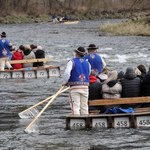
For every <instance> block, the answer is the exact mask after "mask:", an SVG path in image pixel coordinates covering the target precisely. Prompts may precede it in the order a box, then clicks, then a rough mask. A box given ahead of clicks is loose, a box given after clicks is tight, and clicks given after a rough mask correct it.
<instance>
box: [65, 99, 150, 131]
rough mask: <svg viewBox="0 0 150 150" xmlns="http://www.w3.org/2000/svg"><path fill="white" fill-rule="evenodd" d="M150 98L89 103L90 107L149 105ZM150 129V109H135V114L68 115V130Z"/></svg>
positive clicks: (92, 112) (101, 100)
mask: <svg viewBox="0 0 150 150" xmlns="http://www.w3.org/2000/svg"><path fill="white" fill-rule="evenodd" d="M149 103H150V96H149V97H132V98H118V99H99V100H91V101H89V106H112V107H113V106H114V105H130V104H145V105H146V104H149ZM137 127H150V107H143V108H135V109H134V113H119V114H104V113H100V112H99V111H91V112H90V113H89V115H68V116H67V117H66V129H86V128H90V129H92V128H94V129H95V128H137Z"/></svg>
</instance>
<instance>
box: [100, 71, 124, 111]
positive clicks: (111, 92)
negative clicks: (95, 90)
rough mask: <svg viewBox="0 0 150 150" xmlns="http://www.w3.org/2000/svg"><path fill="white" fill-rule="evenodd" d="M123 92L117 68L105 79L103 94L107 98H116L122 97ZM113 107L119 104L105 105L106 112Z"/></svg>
mask: <svg viewBox="0 0 150 150" xmlns="http://www.w3.org/2000/svg"><path fill="white" fill-rule="evenodd" d="M121 92H122V86H121V84H120V82H119V81H118V73H117V71H116V70H113V71H110V72H109V74H108V79H106V80H105V81H104V84H103V85H102V95H103V98H105V99H107V98H108V99H116V98H120V97H121ZM113 107H118V105H115V106H105V112H104V113H106V111H107V110H109V109H111V108H113Z"/></svg>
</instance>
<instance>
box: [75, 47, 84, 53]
mask: <svg viewBox="0 0 150 150" xmlns="http://www.w3.org/2000/svg"><path fill="white" fill-rule="evenodd" d="M75 52H76V53H79V54H80V55H85V54H86V51H85V49H84V47H78V49H76V50H75Z"/></svg>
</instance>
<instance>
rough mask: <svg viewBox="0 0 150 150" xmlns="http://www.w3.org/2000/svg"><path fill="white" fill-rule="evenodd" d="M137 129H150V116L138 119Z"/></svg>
mask: <svg viewBox="0 0 150 150" xmlns="http://www.w3.org/2000/svg"><path fill="white" fill-rule="evenodd" d="M136 122H137V127H150V116H139V117H136Z"/></svg>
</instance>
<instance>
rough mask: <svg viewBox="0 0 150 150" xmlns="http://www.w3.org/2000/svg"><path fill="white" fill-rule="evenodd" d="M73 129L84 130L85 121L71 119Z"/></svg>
mask: <svg viewBox="0 0 150 150" xmlns="http://www.w3.org/2000/svg"><path fill="white" fill-rule="evenodd" d="M70 128H71V129H83V128H85V119H70Z"/></svg>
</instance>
